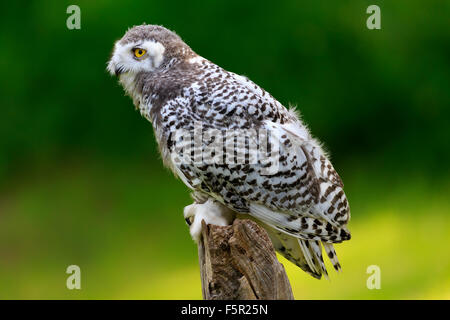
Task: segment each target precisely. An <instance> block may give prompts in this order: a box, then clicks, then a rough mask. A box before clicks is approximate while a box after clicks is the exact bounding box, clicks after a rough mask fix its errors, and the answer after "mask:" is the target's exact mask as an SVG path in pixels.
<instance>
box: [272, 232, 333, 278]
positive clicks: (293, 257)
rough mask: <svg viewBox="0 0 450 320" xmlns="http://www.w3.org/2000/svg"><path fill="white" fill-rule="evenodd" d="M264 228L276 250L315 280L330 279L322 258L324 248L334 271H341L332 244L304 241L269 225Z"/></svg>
mask: <svg viewBox="0 0 450 320" xmlns="http://www.w3.org/2000/svg"><path fill="white" fill-rule="evenodd" d="M264 227H265V229H266V230H267V232H268V234H269V237H270V239H271V240H272V243H273V245H274V247H275V250H276V251H278V252H279V253H280V254H281V255H282V256H283V257H285V258H286V259H287V260H289V261H291V262H292V263H294V264H295V265H297V266H299V267H300V268H301V269H302V270H303V271H305V272H306V273H308V274H310V275H311V276H313V277H314V278H316V279H320V278H321V277H322V274H323V276H324V278H326V279H328V272H327V269H326V267H325V263H324V260H323V256H322V246H323V247H324V249H325V252H326V253H327V255H328V258H329V259H330V261H331V263H332V264H333V267H334V269H336V271H340V270H341V265H340V264H339V261H338V259H337V256H336V251H335V250H334V247H333V245H332V244H331V243H326V242H321V241H317V240H303V239H299V238H297V237H293V236H290V235H288V234H286V233H282V232H280V231H278V230H276V229H274V228H272V227H270V226H268V225H264Z"/></svg>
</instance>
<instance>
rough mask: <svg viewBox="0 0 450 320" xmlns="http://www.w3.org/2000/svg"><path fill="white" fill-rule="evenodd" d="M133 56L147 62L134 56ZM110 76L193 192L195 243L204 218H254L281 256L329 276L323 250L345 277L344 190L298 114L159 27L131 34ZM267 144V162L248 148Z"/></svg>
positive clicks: (189, 213) (189, 211) (119, 47)
mask: <svg viewBox="0 0 450 320" xmlns="http://www.w3.org/2000/svg"><path fill="white" fill-rule="evenodd" d="M136 48H137V49H140V50H141V51H140V52H145V54H144V55H143V56H142V57H137V56H136V55H133V52H134V50H135V49H136ZM142 50H143V51H142ZM108 70H109V71H110V72H111V73H112V74H116V75H117V76H118V77H119V81H120V83H121V84H122V85H123V87H124V88H125V91H126V92H127V94H128V95H130V96H131V98H132V99H133V102H134V104H135V106H136V108H137V109H138V110H139V111H140V112H141V114H142V115H143V116H144V117H146V118H147V119H148V120H149V121H151V122H152V124H153V127H154V130H155V133H156V134H155V136H156V138H157V141H158V145H159V148H160V151H161V154H162V158H163V162H164V163H165V165H166V166H168V167H169V168H170V169H171V170H172V171H173V172H174V173H175V175H177V176H178V177H180V178H181V180H182V181H183V182H184V183H185V184H186V185H187V186H188V187H189V188H190V189H192V191H193V194H194V199H195V203H194V204H193V205H191V206H188V207H186V209H185V217H186V218H187V220H188V221H190V222H193V225H192V226H191V233H192V235H193V237H194V238H196V237H198V236H199V227H198V226H199V221H198V220H199V218H198V217H197V216H198V215H199V213H198V212H202V213H201V214H202V218H203V219H205V220H207V222H211V223H217V224H226V223H229V220H230V219H231V218H230V217H231V216H232V215H234V214H243V215H249V216H251V217H252V218H254V219H256V220H257V221H258V222H259V223H261V225H263V226H264V227H265V228H266V230H267V231H268V233H269V235H270V237H271V239H272V242H273V244H274V247H275V249H276V250H277V251H279V252H280V253H281V254H282V255H284V256H285V257H286V258H287V259H288V260H290V261H292V262H293V263H295V264H297V265H298V266H299V267H301V268H302V269H303V270H305V271H306V272H308V273H309V274H311V275H312V276H314V277H316V278H320V277H321V275H322V274H324V275H325V276H326V275H327V271H326V268H325V264H324V261H323V256H322V246H323V247H324V249H325V252H326V254H327V256H328V257H329V259H330V261H331V262H332V264H333V266H334V268H335V269H336V270H340V264H339V262H338V260H337V257H336V252H335V251H334V248H333V245H332V244H333V243H339V242H342V241H344V240H349V239H350V233H349V231H348V230H347V228H346V224H347V222H348V220H349V218H350V210H349V205H348V202H347V199H346V196H345V194H344V191H343V184H342V181H341V179H340V177H339V175H338V174H337V172H336V171H335V170H334V168H333V166H332V165H331V163H330V161H329V160H328V158H327V155H326V154H325V152H324V151H323V150H322V148H321V146H320V143H318V141H317V140H315V139H314V138H312V136H311V135H310V133H309V130H308V129H307V128H306V126H305V125H304V124H303V123H302V121H301V120H300V118H299V117H298V115H297V114H296V113H295V112H294V111H293V110H288V109H286V108H285V107H284V106H283V105H281V103H279V102H278V101H277V100H276V99H274V98H273V97H272V96H271V95H270V94H269V93H268V92H266V91H265V90H264V89H262V88H260V87H259V86H258V85H256V84H255V83H253V82H252V81H250V80H249V79H247V78H246V77H243V76H239V75H236V74H234V73H232V72H229V71H226V70H224V69H222V68H221V67H219V66H217V65H215V64H214V63H212V62H210V61H208V60H207V59H204V58H203V57H201V56H199V55H197V54H196V53H195V52H194V51H193V50H192V49H191V48H190V47H189V46H188V45H186V44H185V43H184V42H183V41H182V40H181V38H180V37H179V36H178V35H176V34H175V33H173V32H171V31H169V30H167V29H165V28H163V27H161V26H153V25H141V26H137V27H134V28H132V29H130V30H128V31H127V33H126V34H125V36H124V37H123V38H122V39H121V40H119V41H118V42H116V45H115V48H114V52H113V55H112V58H111V60H110V62H109V64H108ZM180 132H181V133H183V134H180ZM186 132H187V133H192V135H190V136H187V135H186V134H185V133H186ZM269 138H270V139H269ZM264 143H265V144H266V146H265V147H266V148H265V150H266V151H267V152H266V153H267V155H269V156H268V157H265V158H264V159H262V158H259V157H255V156H254V154H253V153H252V152H251V150H252V147H255V148H256V147H258V149H259V147H260V146H262V144H264ZM230 150H231V152H228V151H230ZM220 151H224V152H223V153H222V152H220ZM180 155H182V156H180ZM211 160H213V161H211ZM273 168H275V169H276V170H272V169H273ZM269 169H270V170H269ZM268 171H270V172H268ZM211 212H214V213H215V214H214V215H212V214H211ZM192 220H193V221H192ZM200 222H201V220H200Z"/></svg>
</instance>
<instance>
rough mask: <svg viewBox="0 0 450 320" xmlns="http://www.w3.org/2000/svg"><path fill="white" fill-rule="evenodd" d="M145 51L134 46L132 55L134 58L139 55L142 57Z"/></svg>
mask: <svg viewBox="0 0 450 320" xmlns="http://www.w3.org/2000/svg"><path fill="white" fill-rule="evenodd" d="M146 52H147V50H144V49H139V48H136V49H134V56H135V57H136V58H140V57H142V56H143V55H144V54H145V53H146Z"/></svg>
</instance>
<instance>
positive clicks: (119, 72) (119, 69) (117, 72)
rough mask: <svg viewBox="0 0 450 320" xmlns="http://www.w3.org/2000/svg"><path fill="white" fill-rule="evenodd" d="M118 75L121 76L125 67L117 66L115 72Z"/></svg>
mask: <svg viewBox="0 0 450 320" xmlns="http://www.w3.org/2000/svg"><path fill="white" fill-rule="evenodd" d="M114 73H115V74H116V77H118V76H120V75H121V74H122V73H123V67H119V68H116V70H115V72H114Z"/></svg>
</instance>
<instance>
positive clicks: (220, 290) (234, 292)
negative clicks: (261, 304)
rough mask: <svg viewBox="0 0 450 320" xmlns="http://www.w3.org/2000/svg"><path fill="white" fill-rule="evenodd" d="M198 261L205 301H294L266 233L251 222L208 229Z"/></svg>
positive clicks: (205, 227) (204, 225)
mask: <svg viewBox="0 0 450 320" xmlns="http://www.w3.org/2000/svg"><path fill="white" fill-rule="evenodd" d="M198 257H199V263H200V273H201V279H202V291H203V299H205V300H235V299H241V300H293V299H294V296H293V294H292V289H291V285H290V284H289V280H288V278H287V275H286V272H285V270H284V267H283V265H282V264H281V263H280V262H278V259H277V257H276V255H275V251H274V249H273V246H272V242H271V241H270V238H269V236H268V235H267V232H266V231H265V230H264V229H263V228H262V227H260V226H259V225H258V224H257V223H256V222H254V221H251V220H247V219H246V220H240V219H236V220H234V222H233V224H232V225H230V226H226V227H220V226H215V225H206V224H205V222H204V221H202V237H201V240H200V242H199V244H198Z"/></svg>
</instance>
